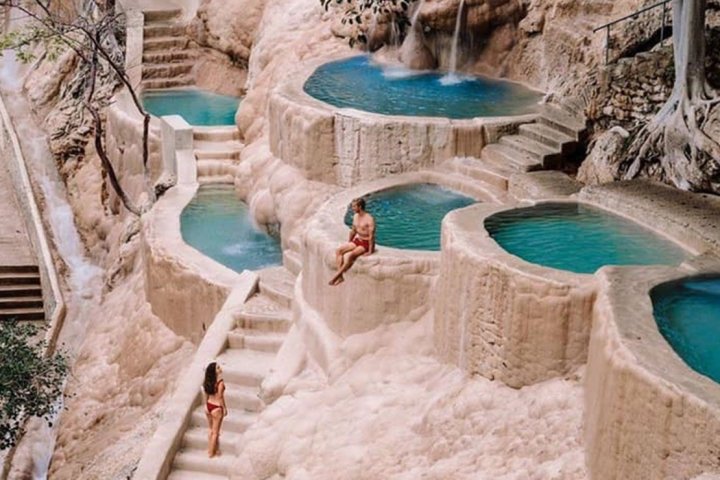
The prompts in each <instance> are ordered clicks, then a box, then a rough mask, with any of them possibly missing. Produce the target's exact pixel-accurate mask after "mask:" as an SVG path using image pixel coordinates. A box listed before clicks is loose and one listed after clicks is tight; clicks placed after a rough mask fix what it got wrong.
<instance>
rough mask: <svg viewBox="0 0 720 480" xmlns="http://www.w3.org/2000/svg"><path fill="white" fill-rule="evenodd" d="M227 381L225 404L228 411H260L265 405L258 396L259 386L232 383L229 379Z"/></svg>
mask: <svg viewBox="0 0 720 480" xmlns="http://www.w3.org/2000/svg"><path fill="white" fill-rule="evenodd" d="M225 383H226V386H225V404H226V405H227V407H228V411H230V412H232V411H233V410H238V411H240V410H244V411H246V412H260V411H261V410H262V409H263V408H264V407H265V404H264V403H263V401H262V400H260V398H259V397H258V390H257V388H250V387H243V386H241V385H235V384H231V383H228V382H227V380H226V381H225Z"/></svg>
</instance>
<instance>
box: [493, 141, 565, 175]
mask: <svg viewBox="0 0 720 480" xmlns="http://www.w3.org/2000/svg"><path fill="white" fill-rule="evenodd" d="M500 145H505V146H507V147H510V148H513V149H515V150H518V151H519V152H522V153H523V154H525V155H528V156H529V157H531V158H535V159H537V160H538V161H539V162H540V163H541V164H542V165H543V167H544V166H545V165H546V164H547V163H548V162H549V161H551V160H552V159H554V157H557V156H559V154H560V152H559V151H557V150H553V149H552V148H550V147H548V146H547V145H544V144H542V143H540V142H536V141H535V140H533V139H532V138H530V137H526V136H524V135H505V136H504V137H502V138H500Z"/></svg>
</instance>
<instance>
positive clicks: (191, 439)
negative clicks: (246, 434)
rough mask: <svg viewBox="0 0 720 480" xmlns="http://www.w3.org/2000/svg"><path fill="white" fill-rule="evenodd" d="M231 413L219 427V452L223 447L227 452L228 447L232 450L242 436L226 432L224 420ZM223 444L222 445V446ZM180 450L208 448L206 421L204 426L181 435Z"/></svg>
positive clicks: (190, 429)
mask: <svg viewBox="0 0 720 480" xmlns="http://www.w3.org/2000/svg"><path fill="white" fill-rule="evenodd" d="M230 415H231V413H228V416H227V417H225V419H223V423H222V426H221V427H220V448H221V450H222V449H223V447H225V448H224V449H225V450H226V451H227V449H228V447H229V448H231V449H234V446H235V445H237V443H238V442H239V441H240V437H241V436H242V434H238V433H234V432H230V431H228V429H227V428H225V427H227V425H225V420H227V419H228V418H230ZM223 444H224V445H223ZM181 445H182V446H181V448H184V449H186V450H202V449H205V450H207V448H208V426H207V420H205V425H204V426H198V427H194V428H189V429H188V430H186V431H185V435H183V438H182V444H181Z"/></svg>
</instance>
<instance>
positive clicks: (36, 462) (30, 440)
mask: <svg viewBox="0 0 720 480" xmlns="http://www.w3.org/2000/svg"><path fill="white" fill-rule="evenodd" d="M21 70H22V69H21V68H20V65H19V64H18V63H17V62H16V60H15V55H14V52H12V51H6V52H4V53H3V59H2V67H1V68H0V90H1V91H2V92H3V100H4V101H5V105H6V107H7V109H8V113H9V114H10V117H11V119H12V121H13V124H14V127H15V130H16V132H17V135H18V138H19V141H20V145H21V148H22V151H23V155H24V157H25V161H26V162H27V167H28V171H29V173H30V176H31V178H33V179H35V180H36V181H37V184H38V186H39V187H40V190H41V194H42V197H43V199H44V206H45V209H44V211H43V215H44V219H45V222H46V224H47V225H49V227H50V231H51V234H52V237H53V239H54V246H55V248H56V249H57V253H58V255H59V256H60V258H61V259H62V261H63V262H64V263H65V265H67V267H68V276H67V287H69V291H64V292H63V293H64V296H65V302H66V306H67V313H66V316H65V322H64V323H63V326H62V329H61V331H60V334H59V336H58V346H59V348H60V349H61V350H62V351H63V353H64V354H65V355H66V357H67V358H68V363H69V366H70V367H71V368H72V364H73V363H74V362H73V360H74V358H75V356H76V355H77V352H78V349H79V347H80V345H81V344H82V340H83V339H84V332H85V330H86V327H87V325H86V322H87V320H88V319H89V318H92V316H93V315H91V312H93V311H94V309H96V308H97V307H98V305H99V303H100V294H101V289H102V283H103V282H102V270H101V269H100V268H98V267H97V266H95V265H93V264H92V263H91V262H90V261H89V260H88V259H87V258H86V257H85V249H84V246H83V244H82V241H81V240H80V236H79V235H78V232H77V228H76V226H75V223H74V217H73V213H72V209H71V207H70V205H69V204H68V202H67V193H66V191H65V185H64V183H63V182H62V179H61V178H60V175H59V173H58V171H57V168H56V166H55V159H54V157H53V155H52V153H51V152H50V150H49V149H48V146H47V140H46V137H47V136H46V134H45V132H44V131H43V130H42V129H41V128H40V127H39V126H38V125H37V124H36V123H35V121H34V119H33V117H32V115H31V113H30V112H31V110H30V106H29V105H28V103H27V101H26V100H25V98H24V97H23V95H22V94H21V93H20V90H21V85H22V83H23V82H22V78H23V75H22V71H21ZM61 408H62V399H59V400H58V409H57V411H58V412H60V410H61ZM57 420H58V419H57V417H56V418H55V419H53V421H52V424H53V427H49V426H48V424H47V423H46V422H44V421H36V422H33V423H34V424H33V425H32V427H31V429H30V431H29V432H28V434H26V436H25V437H24V438H23V440H22V441H21V443H20V445H19V448H18V451H20V450H21V449H22V447H23V445H24V446H25V447H26V458H27V457H29V458H28V461H29V462H31V463H32V476H33V478H34V479H44V478H46V477H47V470H48V467H49V465H50V459H51V457H52V452H53V450H54V448H55V436H56V433H57V432H56V428H57V424H58V421H57Z"/></svg>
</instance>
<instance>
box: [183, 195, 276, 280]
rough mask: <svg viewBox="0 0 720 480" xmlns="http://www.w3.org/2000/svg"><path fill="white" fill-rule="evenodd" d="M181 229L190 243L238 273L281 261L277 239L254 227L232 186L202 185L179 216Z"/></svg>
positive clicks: (246, 209)
mask: <svg viewBox="0 0 720 480" xmlns="http://www.w3.org/2000/svg"><path fill="white" fill-rule="evenodd" d="M180 231H181V233H182V237H183V239H184V240H185V242H186V243H187V244H188V245H191V246H193V247H195V248H196V249H197V250H199V251H201V252H202V253H204V254H205V255H207V256H208V257H210V258H212V259H213V260H215V261H217V262H219V263H222V264H223V265H225V266H226V267H228V268H230V269H232V270H235V271H236V272H242V271H243V270H246V269H247V270H257V269H260V268H264V267H269V266H273V265H280V264H281V263H282V250H281V248H280V242H279V241H278V239H276V238H273V237H271V236H270V235H268V234H267V233H265V232H264V231H262V230H260V229H259V228H258V227H256V226H255V224H254V223H253V221H252V220H251V218H250V213H249V211H248V208H247V205H245V204H244V203H243V202H241V201H240V200H239V199H238V198H237V196H236V194H235V189H234V188H233V187H232V186H229V185H228V186H225V185H206V186H202V187H200V188H199V189H198V192H197V195H196V196H195V198H194V199H193V200H192V201H191V202H190V203H189V204H188V205H187V207H185V210H183V212H182V215H181V216H180Z"/></svg>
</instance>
